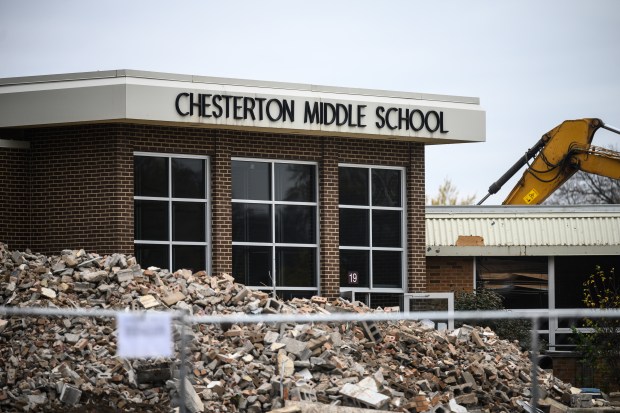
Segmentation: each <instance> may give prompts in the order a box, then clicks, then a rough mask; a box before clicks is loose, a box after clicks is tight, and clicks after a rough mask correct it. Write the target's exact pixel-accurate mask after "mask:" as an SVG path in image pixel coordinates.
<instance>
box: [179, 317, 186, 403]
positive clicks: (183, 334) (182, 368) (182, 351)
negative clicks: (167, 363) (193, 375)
mask: <svg viewBox="0 0 620 413" xmlns="http://www.w3.org/2000/svg"><path fill="white" fill-rule="evenodd" d="M179 323H181V344H180V347H179V363H180V365H179V380H180V381H181V382H180V386H179V410H180V413H186V412H187V408H186V407H185V406H186V405H185V401H186V400H185V396H186V394H187V389H186V388H185V376H187V371H186V370H187V369H186V366H185V360H186V359H187V347H188V346H187V334H186V332H185V329H186V328H187V326H186V324H187V318H186V315H185V311H182V312H181V315H180V316H179Z"/></svg>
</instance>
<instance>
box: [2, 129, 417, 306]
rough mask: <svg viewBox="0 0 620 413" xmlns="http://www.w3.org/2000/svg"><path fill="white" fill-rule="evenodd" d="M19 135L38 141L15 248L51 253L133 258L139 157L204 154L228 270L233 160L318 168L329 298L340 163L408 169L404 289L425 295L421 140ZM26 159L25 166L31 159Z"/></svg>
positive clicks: (179, 133)
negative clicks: (26, 219) (68, 251)
mask: <svg viewBox="0 0 620 413" xmlns="http://www.w3.org/2000/svg"><path fill="white" fill-rule="evenodd" d="M22 133H23V134H24V135H26V137H25V139H28V140H30V141H31V142H32V147H31V152H30V161H31V171H30V185H31V188H32V190H31V205H32V206H31V214H30V220H31V222H32V230H29V229H28V228H29V227H28V225H27V224H26V223H25V222H19V221H16V224H15V229H13V230H11V231H13V232H12V233H11V234H8V233H7V235H6V237H7V238H9V242H17V243H18V244H19V243H22V244H29V245H28V246H29V247H31V248H32V249H33V250H35V251H37V252H43V253H53V254H57V253H58V252H59V251H60V250H61V249H64V248H85V249H87V250H89V251H97V252H99V253H110V252H123V253H133V153H134V152H136V151H138V152H159V153H167V154H193V155H206V156H209V157H210V159H211V184H212V187H211V199H212V205H211V217H212V270H213V271H214V272H230V271H231V270H232V260H231V254H232V248H231V240H232V228H231V203H230V199H231V163H230V160H231V157H251V158H264V159H274V160H303V161H313V162H317V163H318V165H319V183H320V186H319V208H320V210H319V212H320V217H321V218H320V228H321V235H320V251H321V275H322V278H321V286H320V288H321V293H322V294H323V295H325V296H328V297H336V296H337V295H338V294H339V291H338V288H339V271H338V263H339V251H338V173H337V172H338V163H352V164H367V165H385V166H399V167H405V168H406V177H407V184H406V188H407V196H406V199H407V207H408V211H407V219H408V223H407V239H408V250H407V258H408V276H409V281H408V288H409V289H410V290H411V291H423V290H424V289H425V286H426V282H425V276H426V272H425V271H426V261H425V252H424V247H425V241H424V234H425V232H424V225H425V219H424V145H422V144H414V143H405V142H395V141H379V140H362V139H350V138H337V137H314V136H304V135H287V134H273V133H260V132H246V131H236V130H221V129H210V128H192V127H189V128H188V127H184V128H183V127H164V126H155V125H132V124H110V125H108V124H100V125H86V126H84V125H81V126H65V127H57V128H41V129H27V130H24V131H23V132H22ZM22 157H23V159H22V161H24V160H25V159H26V158H27V157H28V155H26V154H23V155H22ZM16 162H17V161H16ZM17 163H18V164H20V165H23V162H22V163H19V162H17ZM26 164H27V163H26ZM12 168H13V169H15V168H14V167H12ZM20 173H21V175H19V174H20ZM25 173H26V171H25V170H22V171H21V172H19V173H18V172H17V170H15V172H10V173H7V174H5V175H9V178H3V179H5V180H6V179H9V180H13V181H19V180H20V179H21V178H19V176H21V177H24V174H25ZM25 181H27V179H26V180H25ZM13 193H14V195H12V196H11V204H12V206H10V208H13V209H14V210H16V209H17V204H18V196H17V193H16V191H15V190H14V192H13ZM5 208H6V207H5ZM24 215H28V214H27V213H26V214H24ZM7 228H8V227H7ZM18 228H20V230H18ZM21 228H24V230H23V231H22V230H21ZM17 233H27V234H28V233H29V234H31V238H30V239H29V240H28V239H21V241H20V238H19V237H18V236H17V235H16V234H17ZM24 246H25V245H24Z"/></svg>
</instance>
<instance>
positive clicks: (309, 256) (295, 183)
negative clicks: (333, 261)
mask: <svg viewBox="0 0 620 413" xmlns="http://www.w3.org/2000/svg"><path fill="white" fill-rule="evenodd" d="M316 169H317V168H316V164H314V163H301V162H295V163H292V162H280V161H278V162H275V161H265V160H253V159H233V161H232V198H233V199H232V214H233V223H232V236H233V256H232V261H233V275H234V277H235V279H237V280H238V281H240V282H242V283H244V284H246V285H249V286H252V287H256V288H259V289H268V290H270V291H272V290H276V293H277V295H278V296H279V297H282V298H290V297H309V296H312V295H315V294H316V293H317V291H318V253H317V247H318V241H317V239H318V235H317V232H318V220H317V212H318V211H317V178H316V177H317V172H316Z"/></svg>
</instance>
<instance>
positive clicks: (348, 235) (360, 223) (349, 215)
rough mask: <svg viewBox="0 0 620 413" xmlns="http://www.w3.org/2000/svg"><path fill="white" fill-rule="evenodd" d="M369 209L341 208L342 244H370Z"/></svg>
mask: <svg viewBox="0 0 620 413" xmlns="http://www.w3.org/2000/svg"><path fill="white" fill-rule="evenodd" d="M368 226H369V219H368V210H367V209H349V208H340V245H346V246H368V245H369V244H368V241H369V236H368V233H369V231H368Z"/></svg>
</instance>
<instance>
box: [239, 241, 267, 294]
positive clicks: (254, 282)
mask: <svg viewBox="0 0 620 413" xmlns="http://www.w3.org/2000/svg"><path fill="white" fill-rule="evenodd" d="M232 264H233V274H232V275H233V277H235V280H236V281H237V282H240V283H242V284H245V285H251V286H256V287H259V286H266V287H271V286H272V285H273V283H272V281H271V274H272V273H273V272H272V270H271V247H248V246H243V245H233V256H232Z"/></svg>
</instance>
